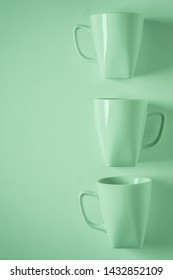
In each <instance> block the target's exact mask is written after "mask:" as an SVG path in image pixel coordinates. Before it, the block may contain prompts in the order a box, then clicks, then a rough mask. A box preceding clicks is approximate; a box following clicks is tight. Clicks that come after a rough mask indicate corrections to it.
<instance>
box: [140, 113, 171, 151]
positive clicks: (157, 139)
mask: <svg viewBox="0 0 173 280" xmlns="http://www.w3.org/2000/svg"><path fill="white" fill-rule="evenodd" d="M154 115H156V116H159V117H161V124H160V129H159V132H158V135H157V137H156V138H155V139H154V140H153V141H152V142H151V143H148V144H143V145H142V149H147V148H150V147H153V146H155V145H156V144H158V143H159V141H160V139H161V137H162V135H163V131H164V128H165V123H166V115H165V114H164V113H162V112H154V113H148V114H147V117H151V116H154Z"/></svg>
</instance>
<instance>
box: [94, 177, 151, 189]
mask: <svg viewBox="0 0 173 280" xmlns="http://www.w3.org/2000/svg"><path fill="white" fill-rule="evenodd" d="M111 179H117V180H123V179H124V180H129V182H124V183H122V182H121V183H120V181H119V182H117V183H116V182H111ZM132 179H133V180H134V182H133V183H132V182H130V180H132ZM135 179H137V180H138V179H141V182H138V181H137V180H136V182H135ZM151 181H152V180H151V178H148V177H145V176H132V175H127V176H111V177H104V178H100V179H98V180H97V183H99V184H101V185H103V186H104V185H109V186H115V187H116V186H129V185H132V186H135V185H138V184H145V183H149V182H151Z"/></svg>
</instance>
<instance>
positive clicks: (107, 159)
mask: <svg viewBox="0 0 173 280" xmlns="http://www.w3.org/2000/svg"><path fill="white" fill-rule="evenodd" d="M94 114H95V123H96V130H97V135H98V140H99V143H100V148H101V152H102V156H103V160H104V163H105V164H106V165H107V166H117V167H118V166H135V165H136V163H137V161H138V158H139V154H140V151H141V149H147V148H150V147H153V146H155V145H156V144H157V143H159V141H160V139H161V137H162V135H163V132H164V127H165V119H166V116H165V114H164V113H163V112H153V113H147V102H146V101H145V100H138V99H136V100H135V99H133V100H132V99H123V98H97V99H94ZM152 116H158V117H159V118H160V119H161V122H160V128H159V131H158V134H157V136H156V138H155V139H154V140H153V141H152V142H151V143H148V144H143V143H142V141H143V135H144V130H145V124H146V119H147V118H151V117H152Z"/></svg>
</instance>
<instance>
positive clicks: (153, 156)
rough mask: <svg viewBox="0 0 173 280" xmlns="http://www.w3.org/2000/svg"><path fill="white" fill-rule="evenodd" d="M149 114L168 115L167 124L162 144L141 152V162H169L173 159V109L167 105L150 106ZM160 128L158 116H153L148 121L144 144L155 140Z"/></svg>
mask: <svg viewBox="0 0 173 280" xmlns="http://www.w3.org/2000/svg"><path fill="white" fill-rule="evenodd" d="M148 111H149V112H158V111H161V112H164V113H165V114H166V124H165V129H164V132H163V136H162V137H161V140H160V142H159V143H158V144H157V145H156V146H153V147H151V148H148V149H145V150H141V153H140V158H139V162H146V161H153V160H154V161H169V160H172V159H173V149H172V143H173V127H172V123H173V109H171V108H170V107H169V108H168V107H166V106H165V105H162V106H158V105H157V106H156V105H154V104H149V106H148ZM159 127H160V120H159V118H158V116H153V117H150V118H148V119H147V121H146V126H145V132H144V139H143V143H149V142H152V140H154V139H155V138H156V136H157V134H158V131H159Z"/></svg>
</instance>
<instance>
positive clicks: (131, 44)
mask: <svg viewBox="0 0 173 280" xmlns="http://www.w3.org/2000/svg"><path fill="white" fill-rule="evenodd" d="M90 19H91V26H87V25H81V24H78V25H76V26H75V27H74V30H73V37H74V44H75V47H76V50H77V52H78V54H79V55H80V56H81V57H83V58H85V59H87V60H90V61H91V60H97V62H98V64H99V66H100V70H101V73H102V76H103V77H104V78H110V79H111V78H112V79H113V78H132V76H133V75H134V72H135V68H136V63H137V58H138V54H139V50H140V45H141V39H142V33H143V17H142V15H141V14H139V13H110V14H96V15H91V17H90ZM79 30H87V31H89V32H90V31H91V32H92V37H93V41H94V46H95V51H96V57H97V59H95V58H91V57H89V56H87V55H85V54H84V53H83V51H82V50H81V48H80V44H79V39H78V31H79Z"/></svg>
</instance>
